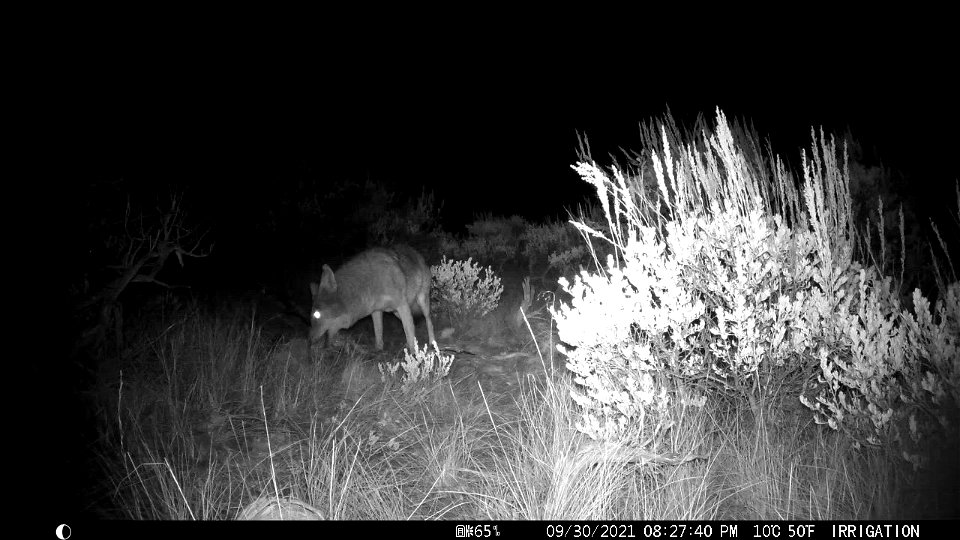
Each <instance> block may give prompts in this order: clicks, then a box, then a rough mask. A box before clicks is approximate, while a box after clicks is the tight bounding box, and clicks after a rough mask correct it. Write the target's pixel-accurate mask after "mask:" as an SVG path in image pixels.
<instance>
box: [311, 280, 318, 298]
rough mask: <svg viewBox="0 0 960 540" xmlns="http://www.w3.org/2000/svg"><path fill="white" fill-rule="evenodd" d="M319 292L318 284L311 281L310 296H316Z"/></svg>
mask: <svg viewBox="0 0 960 540" xmlns="http://www.w3.org/2000/svg"><path fill="white" fill-rule="evenodd" d="M319 292H320V284H319V283H316V282H313V281H311V282H310V294H312V295H314V296H316V295H317V293H319Z"/></svg>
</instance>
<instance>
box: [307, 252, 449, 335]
mask: <svg viewBox="0 0 960 540" xmlns="http://www.w3.org/2000/svg"><path fill="white" fill-rule="evenodd" d="M310 292H311V293H313V309H312V310H311V312H310V341H311V342H317V341H322V340H323V338H324V337H330V338H332V337H333V336H334V335H336V333H337V332H339V331H340V330H342V329H344V328H350V327H351V326H353V324H354V323H355V322H357V321H358V320H360V319H362V318H364V317H366V316H367V315H372V316H373V333H374V336H375V337H376V344H377V350H383V312H384V311H392V312H393V313H394V315H396V316H397V317H399V318H400V321H401V322H402V323H403V333H404V334H406V336H407V347H408V349H409V350H410V351H411V352H413V351H414V350H415V349H416V334H415V332H414V325H413V314H414V313H416V312H420V313H423V316H424V318H425V319H426V320H427V334H428V335H429V337H430V343H433V342H435V341H436V339H435V338H434V337H433V322H432V321H431V320H430V267H429V266H427V263H426V262H424V260H423V257H422V256H421V255H420V254H419V253H417V252H416V251H415V250H414V249H413V248H410V247H408V246H395V247H393V248H374V249H369V250H367V251H364V252H362V253H360V254H359V255H357V256H355V257H354V258H352V259H350V260H349V261H347V262H346V263H344V264H343V266H341V267H340V268H339V269H337V271H336V272H334V271H333V270H331V269H330V267H329V266H327V265H323V275H322V276H321V277H320V283H311V284H310ZM418 307H419V309H417V308H418Z"/></svg>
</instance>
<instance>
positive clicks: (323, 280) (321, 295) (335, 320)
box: [310, 265, 353, 345]
mask: <svg viewBox="0 0 960 540" xmlns="http://www.w3.org/2000/svg"><path fill="white" fill-rule="evenodd" d="M310 292H311V293H313V308H312V309H311V310H310V342H311V343H320V344H322V345H325V343H324V341H325V338H330V339H332V338H333V336H335V335H336V334H337V332H339V331H340V330H343V329H344V328H347V327H349V326H350V325H352V324H353V320H352V319H351V317H350V313H349V312H348V310H347V306H346V305H345V304H344V302H343V299H342V298H341V296H340V292H339V290H338V289H337V278H336V277H334V275H333V270H331V269H330V267H329V266H327V265H323V275H322V276H321V277H320V283H311V284H310Z"/></svg>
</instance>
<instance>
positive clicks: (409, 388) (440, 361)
mask: <svg viewBox="0 0 960 540" xmlns="http://www.w3.org/2000/svg"><path fill="white" fill-rule="evenodd" d="M452 363H453V355H447V356H444V355H442V354H440V349H438V348H437V344H436V343H434V344H433V351H431V350H430V347H429V345H424V346H423V349H422V350H416V351H414V353H413V354H410V351H408V350H406V349H404V351H403V360H402V361H401V362H400V363H399V364H392V365H391V364H385V363H381V364H380V365H379V366H378V367H379V368H380V380H381V381H383V382H384V383H385V384H386V383H390V382H392V381H398V376H397V372H398V371H401V370H402V371H403V374H402V376H400V377H399V381H398V382H399V383H400V388H401V391H402V392H403V393H404V394H408V395H409V394H410V393H411V392H415V391H417V390H419V389H423V388H425V387H426V386H429V385H430V384H432V383H435V382H437V381H439V380H440V379H442V378H444V377H446V376H447V374H448V373H450V365H451V364H452Z"/></svg>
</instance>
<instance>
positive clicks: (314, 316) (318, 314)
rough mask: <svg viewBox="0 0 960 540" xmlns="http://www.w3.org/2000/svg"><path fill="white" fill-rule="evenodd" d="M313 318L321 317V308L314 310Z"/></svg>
mask: <svg viewBox="0 0 960 540" xmlns="http://www.w3.org/2000/svg"><path fill="white" fill-rule="evenodd" d="M313 318H314V319H319V318H320V310H319V309H318V310H316V311H314V312H313Z"/></svg>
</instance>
